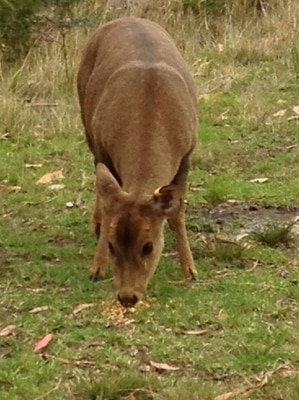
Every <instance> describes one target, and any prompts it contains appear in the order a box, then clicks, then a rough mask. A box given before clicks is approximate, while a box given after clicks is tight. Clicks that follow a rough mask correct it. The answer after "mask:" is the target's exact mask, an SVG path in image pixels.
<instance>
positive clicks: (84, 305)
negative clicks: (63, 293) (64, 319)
mask: <svg viewBox="0 0 299 400" xmlns="http://www.w3.org/2000/svg"><path fill="white" fill-rule="evenodd" d="M93 306H94V304H93V303H82V304H79V305H77V306H76V307H75V308H74V309H73V311H72V312H71V314H70V316H74V315H77V314H79V313H80V312H81V311H83V310H86V309H87V308H90V307H93Z"/></svg>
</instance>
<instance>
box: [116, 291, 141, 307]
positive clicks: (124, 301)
mask: <svg viewBox="0 0 299 400" xmlns="http://www.w3.org/2000/svg"><path fill="white" fill-rule="evenodd" d="M117 299H118V301H119V302H120V304H121V305H122V306H124V307H134V306H135V304H136V303H137V301H138V297H137V296H136V295H135V294H133V295H131V296H128V295H126V296H122V295H120V294H119V295H118V296H117Z"/></svg>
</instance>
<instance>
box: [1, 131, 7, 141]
mask: <svg viewBox="0 0 299 400" xmlns="http://www.w3.org/2000/svg"><path fill="white" fill-rule="evenodd" d="M8 138H9V133H8V132H6V133H3V135H0V140H7V139H8Z"/></svg>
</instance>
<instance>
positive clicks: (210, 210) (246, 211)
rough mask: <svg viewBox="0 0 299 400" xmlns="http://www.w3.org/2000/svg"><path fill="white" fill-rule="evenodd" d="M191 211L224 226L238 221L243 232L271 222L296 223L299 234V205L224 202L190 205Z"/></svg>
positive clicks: (294, 230) (295, 229)
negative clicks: (275, 205)
mask: <svg viewBox="0 0 299 400" xmlns="http://www.w3.org/2000/svg"><path fill="white" fill-rule="evenodd" d="M189 208H190V211H191V213H190V214H193V215H194V214H197V215H198V216H199V217H200V218H202V217H204V219H206V220H207V221H209V222H212V223H215V224H218V225H220V226H224V225H226V224H231V223H233V222H238V223H239V225H240V226H241V227H242V228H241V231H242V232H250V231H254V230H258V229H262V228H263V227H265V226H267V225H268V224H271V223H281V224H283V223H294V226H293V233H295V234H296V235H299V220H298V221H297V222H296V223H295V218H296V217H298V216H299V205H296V206H291V207H282V206H278V207H273V206H266V207H265V206H261V205H254V204H247V203H229V202H228V203H223V204H219V205H217V206H210V205H201V206H199V207H198V206H197V207H194V206H189Z"/></svg>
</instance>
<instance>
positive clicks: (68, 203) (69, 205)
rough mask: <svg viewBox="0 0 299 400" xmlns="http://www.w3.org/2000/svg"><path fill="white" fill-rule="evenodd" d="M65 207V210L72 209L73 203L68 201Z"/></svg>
mask: <svg viewBox="0 0 299 400" xmlns="http://www.w3.org/2000/svg"><path fill="white" fill-rule="evenodd" d="M65 206H66V207H67V208H73V207H74V203H73V202H72V201H68V202H67V203H65Z"/></svg>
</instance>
